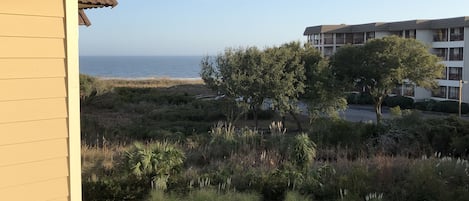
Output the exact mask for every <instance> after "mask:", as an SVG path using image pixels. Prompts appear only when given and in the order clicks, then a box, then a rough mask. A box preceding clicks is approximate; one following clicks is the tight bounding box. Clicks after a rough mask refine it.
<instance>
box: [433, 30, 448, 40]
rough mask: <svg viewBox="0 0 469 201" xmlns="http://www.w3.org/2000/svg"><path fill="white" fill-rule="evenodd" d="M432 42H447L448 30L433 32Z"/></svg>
mask: <svg viewBox="0 0 469 201" xmlns="http://www.w3.org/2000/svg"><path fill="white" fill-rule="evenodd" d="M433 41H435V42H439V41H448V29H437V30H434V31H433Z"/></svg>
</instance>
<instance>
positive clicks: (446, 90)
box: [304, 16, 469, 102]
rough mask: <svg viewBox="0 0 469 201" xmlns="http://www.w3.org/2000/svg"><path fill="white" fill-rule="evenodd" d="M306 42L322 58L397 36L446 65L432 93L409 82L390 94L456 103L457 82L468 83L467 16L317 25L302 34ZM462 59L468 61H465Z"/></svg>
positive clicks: (467, 96)
mask: <svg viewBox="0 0 469 201" xmlns="http://www.w3.org/2000/svg"><path fill="white" fill-rule="evenodd" d="M304 35H305V36H307V39H308V42H309V43H311V44H312V45H313V46H314V47H316V48H317V49H318V50H319V51H320V52H321V53H322V54H323V56H325V57H329V56H331V55H332V54H334V53H335V52H336V51H337V49H339V48H340V47H342V46H344V45H346V44H352V45H362V44H364V43H366V41H368V40H371V39H374V38H382V37H384V36H389V35H398V36H401V37H405V38H414V39H417V40H419V41H421V42H423V43H425V44H426V45H428V46H429V47H430V48H431V50H430V51H431V52H432V53H434V54H436V55H437V56H439V57H440V58H441V59H442V63H443V64H444V65H445V66H446V67H445V70H444V72H443V76H442V77H441V78H440V79H438V80H437V81H438V84H439V88H438V89H437V90H434V91H429V90H425V89H423V88H420V87H416V86H414V85H413V84H411V83H407V84H403V85H402V86H398V88H396V90H394V92H393V93H395V94H397V95H404V96H409V97H412V98H414V99H415V100H416V101H421V100H424V99H430V98H431V99H435V100H458V99H459V80H469V50H465V49H466V47H467V48H469V16H465V17H457V18H448V19H437V20H409V21H400V22H390V23H368V24H357V25H345V24H341V25H319V26H312V27H307V28H306V30H305V31H304ZM464 58H468V59H467V60H466V61H465V60H464ZM462 94H463V95H462V100H463V102H469V84H465V85H464V86H463V92H462Z"/></svg>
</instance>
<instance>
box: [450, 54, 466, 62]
mask: <svg viewBox="0 0 469 201" xmlns="http://www.w3.org/2000/svg"><path fill="white" fill-rule="evenodd" d="M449 60H450V61H462V60H463V54H450V55H449Z"/></svg>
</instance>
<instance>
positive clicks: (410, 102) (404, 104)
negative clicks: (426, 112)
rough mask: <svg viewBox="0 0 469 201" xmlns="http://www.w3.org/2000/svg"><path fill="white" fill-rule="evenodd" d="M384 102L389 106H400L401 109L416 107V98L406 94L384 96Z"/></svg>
mask: <svg viewBox="0 0 469 201" xmlns="http://www.w3.org/2000/svg"><path fill="white" fill-rule="evenodd" d="M383 103H384V104H383V105H386V106H388V107H396V106H399V107H400V108H401V109H412V108H414V99H412V98H409V97H405V96H387V97H386V98H384V102H383Z"/></svg>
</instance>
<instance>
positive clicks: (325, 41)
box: [324, 38, 334, 45]
mask: <svg viewBox="0 0 469 201" xmlns="http://www.w3.org/2000/svg"><path fill="white" fill-rule="evenodd" d="M324 44H326V45H332V44H334V39H333V38H324Z"/></svg>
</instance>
